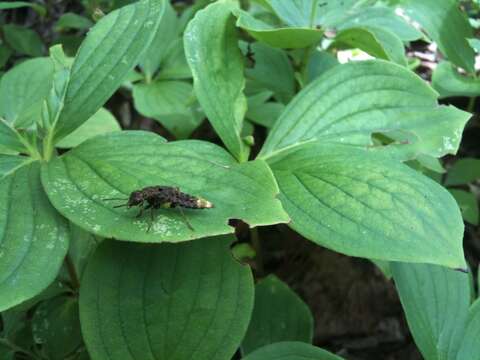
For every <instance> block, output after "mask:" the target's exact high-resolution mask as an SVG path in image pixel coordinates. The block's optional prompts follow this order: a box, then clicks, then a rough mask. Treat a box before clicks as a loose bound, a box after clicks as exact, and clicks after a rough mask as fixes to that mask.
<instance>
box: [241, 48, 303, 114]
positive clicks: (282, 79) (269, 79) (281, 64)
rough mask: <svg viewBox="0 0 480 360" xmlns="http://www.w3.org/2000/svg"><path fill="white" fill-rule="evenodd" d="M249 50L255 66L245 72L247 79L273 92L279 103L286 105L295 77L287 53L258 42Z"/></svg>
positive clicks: (292, 92)
mask: <svg viewBox="0 0 480 360" xmlns="http://www.w3.org/2000/svg"><path fill="white" fill-rule="evenodd" d="M251 50H252V52H253V56H254V59H255V66H254V68H253V69H247V70H246V71H245V73H246V75H247V77H249V78H251V79H254V80H255V81H256V82H258V83H259V84H261V85H263V86H264V87H266V88H267V89H269V90H271V91H273V92H274V93H275V97H276V98H277V99H278V100H279V101H281V102H283V103H284V104H286V103H288V102H289V101H290V99H291V98H292V97H293V95H294V94H295V75H294V71H293V67H292V64H291V63H290V60H289V59H288V56H287V53H286V52H285V51H283V50H280V49H275V48H272V47H270V46H268V45H264V44H262V43H258V42H256V43H254V44H252V45H251ZM249 110H250V109H249Z"/></svg>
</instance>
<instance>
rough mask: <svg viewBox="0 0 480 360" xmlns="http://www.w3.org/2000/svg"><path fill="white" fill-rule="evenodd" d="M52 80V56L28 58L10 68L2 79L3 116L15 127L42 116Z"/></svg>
mask: <svg viewBox="0 0 480 360" xmlns="http://www.w3.org/2000/svg"><path fill="white" fill-rule="evenodd" d="M52 81H53V63H52V61H51V60H50V59H49V58H38V59H30V60H26V61H24V62H23V63H21V64H20V65H17V66H15V67H14V68H13V69H11V70H9V71H8V72H7V73H5V75H3V76H2V80H1V82H0V116H1V117H3V118H4V119H5V120H7V122H9V123H11V124H14V125H15V126H16V127H28V126H30V125H31V124H32V123H34V122H35V120H36V119H38V118H40V113H41V110H42V103H43V100H44V99H45V98H46V97H47V96H48V94H49V91H50V88H51V86H52Z"/></svg>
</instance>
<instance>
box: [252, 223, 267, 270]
mask: <svg viewBox="0 0 480 360" xmlns="http://www.w3.org/2000/svg"><path fill="white" fill-rule="evenodd" d="M250 236H251V240H252V246H253V248H254V249H255V253H256V256H255V263H256V264H257V271H258V275H259V276H260V277H262V276H263V275H264V274H265V268H264V267H263V256H262V244H261V243H260V237H259V236H258V229H257V228H253V229H252V230H251V232H250Z"/></svg>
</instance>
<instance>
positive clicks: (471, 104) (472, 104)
mask: <svg viewBox="0 0 480 360" xmlns="http://www.w3.org/2000/svg"><path fill="white" fill-rule="evenodd" d="M476 99H477V98H476V97H475V96H472V97H471V98H470V99H469V100H468V106H467V111H468V112H470V113H473V111H474V110H475V100H476Z"/></svg>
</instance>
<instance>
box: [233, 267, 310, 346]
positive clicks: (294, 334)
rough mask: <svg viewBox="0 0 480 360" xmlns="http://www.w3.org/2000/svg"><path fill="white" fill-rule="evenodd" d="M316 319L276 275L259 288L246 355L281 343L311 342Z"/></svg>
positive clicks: (262, 282) (243, 344)
mask: <svg viewBox="0 0 480 360" xmlns="http://www.w3.org/2000/svg"><path fill="white" fill-rule="evenodd" d="M312 338H313V317H312V313H311V312H310V309H309V308H308V306H307V305H306V304H305V303H304V302H303V301H302V299H300V297H298V295H297V294H295V293H294V292H293V291H292V290H291V289H290V288H289V287H288V286H287V285H286V284H285V283H283V282H282V281H281V280H279V279H278V278H277V277H275V276H274V275H271V276H268V277H267V278H265V279H264V280H262V281H260V282H259V283H258V284H257V285H255V305H254V306H253V313H252V319H251V320H250V324H249V326H248V331H247V334H246V335H245V338H244V339H243V341H242V353H243V355H247V354H249V353H251V352H252V351H254V350H256V349H258V348H261V347H262V346H264V345H268V344H273V343H276V342H280V341H302V342H305V343H311V342H312Z"/></svg>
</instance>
